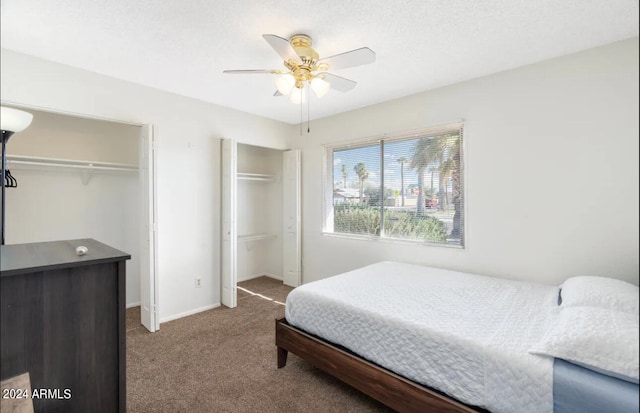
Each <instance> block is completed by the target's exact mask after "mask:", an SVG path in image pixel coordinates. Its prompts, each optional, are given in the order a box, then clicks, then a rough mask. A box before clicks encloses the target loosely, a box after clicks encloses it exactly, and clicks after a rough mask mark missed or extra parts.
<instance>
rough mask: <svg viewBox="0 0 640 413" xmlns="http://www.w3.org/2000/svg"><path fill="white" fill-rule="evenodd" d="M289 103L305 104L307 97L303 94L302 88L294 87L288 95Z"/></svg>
mask: <svg viewBox="0 0 640 413" xmlns="http://www.w3.org/2000/svg"><path fill="white" fill-rule="evenodd" d="M289 101H290V102H291V103H293V104H296V105H299V104H301V103H305V102H306V101H307V96H306V94H305V93H304V88H299V87H294V88H293V90H292V91H291V94H290V95H289Z"/></svg>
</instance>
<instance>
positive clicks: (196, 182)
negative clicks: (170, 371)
mask: <svg viewBox="0 0 640 413" xmlns="http://www.w3.org/2000/svg"><path fill="white" fill-rule="evenodd" d="M0 60H1V64H2V66H1V73H2V76H1V85H0V91H1V99H2V102H3V103H17V104H21V105H27V106H35V107H41V108H44V109H47V110H54V111H63V112H71V113H80V114H85V115H90V116H96V117H101V118H106V119H116V120H121V121H128V122H132V123H139V124H144V123H152V124H154V126H155V131H156V138H157V140H158V148H157V151H158V152H157V153H158V164H157V165H158V176H157V179H158V273H159V290H160V292H159V294H160V309H159V310H160V320H161V321H163V320H166V319H169V318H173V317H177V316H180V315H182V314H188V313H190V312H193V311H197V310H198V309H203V308H207V307H211V306H214V305H217V304H218V303H219V302H220V264H219V263H220V140H219V139H220V138H223V137H224V138H234V139H236V140H238V141H239V142H243V143H250V144H257V145H262V146H269V147H274V148H278V149H285V148H286V146H287V142H286V139H287V137H288V136H290V135H292V134H293V130H294V127H293V126H291V125H286V124H283V123H279V122H275V121H272V120H268V119H265V118H261V117H258V116H253V115H249V114H246V113H242V112H239V111H235V110H232V109H227V108H223V107H220V106H216V105H212V104H207V103H204V102H201V101H197V100H194V99H189V98H185V97H181V96H178V95H174V94H171V93H166V92H162V91H159V90H156V89H152V88H148V87H144V86H140V85H136V84H133V83H129V82H125V81H121V80H117V79H113V78H110V77H106V76H102V75H98V74H96V73H92V72H88V71H84V70H80V69H75V68H72V67H69V66H64V65H60V64H57V63H53V62H48V61H45V60H42V59H37V58H34V57H31V56H27V55H23V54H20V53H15V52H12V51H8V50H4V49H3V50H2V55H1V59H0ZM176 75H177V76H179V75H180V74H176ZM195 277H202V287H201V288H199V289H196V288H195V283H194V279H195Z"/></svg>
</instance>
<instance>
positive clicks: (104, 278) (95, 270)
mask: <svg viewBox="0 0 640 413" xmlns="http://www.w3.org/2000/svg"><path fill="white" fill-rule="evenodd" d="M78 246H85V247H87V253H86V254H85V255H80V256H79V255H77V254H76V248H77V247H78ZM0 248H1V256H0V259H1V261H0V305H1V308H0V312H1V314H0V354H1V360H0V361H1V364H0V376H1V377H0V379H1V380H5V379H8V378H11V377H14V376H18V375H20V374H23V373H27V372H28V373H29V376H30V379H31V387H32V389H31V392H32V393H31V394H32V399H33V406H34V409H35V411H36V412H83V413H84V412H124V411H125V409H126V371H125V363H126V357H125V348H126V341H125V338H126V337H125V268H126V267H125V263H126V260H128V259H130V258H131V256H130V255H129V254H127V253H124V252H122V251H119V250H117V249H114V248H111V247H109V246H108V245H105V244H102V243H100V242H98V241H96V240H93V239H77V240H67V241H53V242H38V243H30V244H16V245H2V246H1V247H0ZM36 392H37V393H38V394H36ZM36 396H38V397H36Z"/></svg>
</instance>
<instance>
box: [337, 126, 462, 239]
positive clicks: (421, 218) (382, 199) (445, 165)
mask: <svg viewBox="0 0 640 413" xmlns="http://www.w3.org/2000/svg"><path fill="white" fill-rule="evenodd" d="M462 131H463V125H462V124H461V123H456V124H450V125H445V126H440V127H436V128H429V129H423V130H419V131H409V132H401V133H397V134H393V135H385V136H384V137H376V138H370V139H368V140H367V139H365V140H360V141H357V142H350V143H345V144H342V145H340V146H332V147H327V148H326V153H325V156H326V162H327V169H326V177H325V188H324V190H325V232H328V233H334V234H341V235H346V236H351V235H352V236H356V237H362V236H366V237H379V238H386V239H398V240H406V241H417V242H426V243H431V244H436V245H454V246H460V247H462V246H464V188H463V162H462V160H463V158H462V155H463V154H462V146H463V145H462V144H463V133H462Z"/></svg>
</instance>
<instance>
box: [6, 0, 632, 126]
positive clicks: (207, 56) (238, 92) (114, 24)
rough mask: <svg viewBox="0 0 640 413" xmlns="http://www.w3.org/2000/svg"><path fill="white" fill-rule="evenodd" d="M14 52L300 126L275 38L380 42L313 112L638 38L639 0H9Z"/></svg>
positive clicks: (345, 46) (325, 49) (325, 47)
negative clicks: (281, 78)
mask: <svg viewBox="0 0 640 413" xmlns="http://www.w3.org/2000/svg"><path fill="white" fill-rule="evenodd" d="M1 5H2V7H1V13H0V14H1V18H2V21H1V26H0V28H1V41H2V47H3V48H6V49H10V50H14V51H18V52H22V53H26V54H30V55H34V56H37V57H41V58H44V59H48V60H52V61H55V62H60V63H64V64H67V65H71V66H76V67H79V68H83V69H87V70H90V71H93V72H97V73H101V74H105V75H109V76H113V77H116V78H121V79H125V80H128V81H131V82H136V83H140V84H143V85H147V86H151V87H154V88H158V89H162V90H166V91H170V92H174V93H177V94H181V95H185V96H190V97H193V98H197V99H201V100H204V101H208V102H212V103H216V104H219V105H223V106H228V107H231V108H235V109H239V110H242V111H245V112H250V113H254V114H258V115H262V116H265V117H268V118H272V119H277V120H280V121H284V122H288V123H293V124H296V123H299V122H300V110H299V108H298V107H297V106H295V105H293V104H291V103H289V101H288V100H287V99H286V98H283V97H279V98H276V97H273V96H272V95H273V92H274V91H275V86H274V78H273V77H274V76H273V75H269V74H266V75H225V74H222V71H223V70H225V69H281V68H283V66H282V61H281V59H280V57H279V56H278V55H277V54H276V53H275V51H274V50H273V49H271V47H270V46H269V45H268V44H267V42H266V41H265V40H264V39H263V38H262V34H265V33H268V34H276V35H278V36H281V37H285V38H288V37H289V36H291V35H293V34H296V33H305V34H308V35H310V36H311V37H312V38H313V40H314V48H315V49H316V51H318V53H319V54H320V57H323V56H325V57H327V56H330V55H333V54H337V53H341V52H344V51H348V50H352V49H355V48H359V47H363V46H367V47H369V48H371V49H373V50H374V51H375V52H376V55H377V60H376V62H375V63H373V64H370V65H366V66H360V67H355V68H349V69H343V70H340V71H336V72H335V74H337V75H340V76H343V77H347V78H350V79H353V80H355V81H357V82H358V85H357V86H356V88H355V89H353V90H351V91H349V92H346V93H341V92H338V91H331V92H330V93H329V94H327V95H326V96H325V97H324V98H322V99H321V100H317V99H315V98H313V99H312V100H311V119H315V118H320V117H325V116H329V115H333V114H336V113H340V112H345V111H348V110H352V109H355V108H359V107H363V106H367V105H371V104H375V103H379V102H383V101H387V100H390V99H394V98H398V97H401V96H406V95H410V94H413V93H417V92H421V91H424V90H428V89H433V88H436V87H440V86H444V85H447V84H452V83H455V82H459V81H463V80H466V79H471V78H475V77H478V76H483V75H487V74H490V73H495V72H498V71H502V70H506V69H510V68H514V67H518V66H522V65H525V64H529V63H534V62H537V61H541V60H545V59H549V58H553V57H556V56H560V55H563V54H567V53H572V52H577V51H580V50H584V49H588V48H591V47H596V46H600V45H604V44H607V43H612V42H615V41H618V40H622V39H627V38H630V37H635V36H638V0H560V1H558V0H457V1H454V0H403V1H396V0H342V1H328V0H316V1H313V2H312V1H305V0H286V1H285V0H260V1H258V0H255V1H240V0H237V1H226V0H180V1H179V0H165V1H158V0H106V1H105V0H99V1H98V0H56V1H51V0H1Z"/></svg>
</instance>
